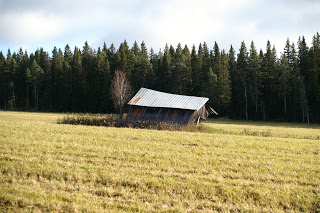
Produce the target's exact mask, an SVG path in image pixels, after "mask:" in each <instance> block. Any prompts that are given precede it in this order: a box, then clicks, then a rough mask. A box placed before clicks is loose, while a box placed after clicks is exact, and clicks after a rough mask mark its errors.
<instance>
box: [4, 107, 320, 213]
mask: <svg viewBox="0 0 320 213" xmlns="http://www.w3.org/2000/svg"><path fill="white" fill-rule="evenodd" d="M29 116H30V117H31V118H32V119H26V118H28V117H29ZM46 116H48V118H50V117H51V115H47V114H36V113H35V114H33V113H31V114H30V113H21V115H20V116H19V113H16V112H15V113H12V112H1V111H0V129H1V132H0V150H1V151H0V173H1V175H0V211H13V212H16V211H88V212H100V211H107V212H109V211H142V212H147V211H163V212H165V211H177V212H185V211H196V212H197V211H208V210H216V211H255V212H261V211H262V212H270V211H307V212H317V211H320V191H319V190H320V175H319V173H320V164H319V162H320V141H319V139H316V138H317V136H318V135H317V134H319V133H317V132H316V131H315V132H313V133H312V131H311V132H309V129H308V128H298V130H299V131H298V134H297V135H294V132H291V129H290V131H288V132H290V133H291V135H286V134H280V133H282V132H285V131H286V129H287V128H293V129H295V128H296V127H286V126H278V127H274V125H273V123H265V125H264V126H265V127H263V128H262V127H261V126H259V125H256V128H255V127H254V126H255V125H254V124H253V123H243V124H237V125H239V126H237V128H235V129H233V128H232V127H233V124H229V125H228V124H224V125H225V126H224V129H222V130H221V131H220V132H219V131H216V132H215V128H217V126H212V125H218V124H217V123H206V124H204V125H205V126H206V128H207V129H208V132H210V131H212V132H215V133H214V134H212V133H191V132H175V131H156V130H144V129H129V128H120V129H119V128H112V127H108V128H106V127H89V126H71V125H59V124H55V123H53V122H52V123H51V122H44V120H45V119H46ZM55 116H58V114H55ZM62 116H63V115H61V117H62ZM20 117H23V118H25V119H23V120H20ZM37 118H38V119H39V121H40V122H37ZM49 120H50V119H49ZM241 125H243V126H241ZM247 125H248V126H249V127H247ZM218 126H219V125H218ZM222 126H223V125H222ZM238 127H239V128H238ZM244 128H250V131H257V132H258V131H265V130H268V128H270V129H271V135H270V136H268V135H264V136H257V135H244V134H243V133H242V132H241V131H240V130H243V129H244ZM273 128H275V129H273ZM237 129H239V132H237ZM301 129H305V130H306V132H304V131H303V130H301Z"/></svg>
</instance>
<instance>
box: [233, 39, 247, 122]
mask: <svg viewBox="0 0 320 213" xmlns="http://www.w3.org/2000/svg"><path fill="white" fill-rule="evenodd" d="M248 70H249V67H248V52H247V48H246V45H245V43H244V41H243V42H242V43H241V47H240V50H239V54H238V59H237V64H236V73H235V75H236V79H237V81H238V82H239V84H238V86H239V90H238V91H239V92H240V94H239V96H238V98H241V99H242V100H244V103H243V105H240V108H239V110H240V112H242V113H240V115H241V114H242V115H243V114H244V116H241V117H244V118H245V119H246V120H248V119H249V113H248V77H249V72H248ZM241 94H242V95H241ZM239 102H240V103H241V102H242V101H239ZM241 106H244V107H241Z"/></svg>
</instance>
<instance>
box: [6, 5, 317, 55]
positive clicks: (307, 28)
mask: <svg viewBox="0 0 320 213" xmlns="http://www.w3.org/2000/svg"><path fill="white" fill-rule="evenodd" d="M319 17H320V0H161V1H159V0H157V1H153V0H55V1H52V0H0V51H2V52H3V53H4V54H6V53H7V50H8V48H10V49H11V51H12V52H13V51H18V50H19V48H20V47H22V48H23V49H24V50H25V49H26V50H27V51H28V52H29V53H30V52H34V51H35V50H36V49H37V48H39V47H43V48H44V49H45V51H48V52H50V53H51V51H52V50H53V47H54V46H56V47H57V48H62V49H64V47H65V45H66V44H67V43H68V44H69V45H70V46H71V47H72V48H74V46H75V45H76V46H78V47H81V48H82V46H83V44H84V42H85V41H88V43H89V45H90V46H92V47H93V48H95V49H97V47H98V46H102V45H103V42H104V41H105V42H106V44H107V45H108V47H109V46H110V44H111V43H114V44H115V46H116V48H118V46H119V44H120V43H121V42H122V41H124V40H125V39H126V40H127V42H128V44H129V46H130V47H132V45H133V42H134V41H135V40H136V41H137V42H138V43H139V44H140V43H141V42H142V41H145V43H146V45H147V48H148V49H150V48H151V47H152V48H153V49H154V50H155V51H156V52H158V51H159V49H160V48H161V49H163V48H164V46H165V44H166V43H168V44H169V45H170V44H172V45H173V46H174V47H176V46H177V44H178V43H179V42H180V43H181V44H182V45H185V44H187V45H188V47H189V48H190V49H191V48H192V45H193V44H195V45H196V47H198V45H199V43H200V42H203V41H206V42H207V44H208V46H209V48H210V49H212V48H213V45H214V42H215V41H217V43H218V44H219V46H220V48H221V49H225V50H226V51H228V50H229V48H230V45H231V44H232V45H233V46H234V48H235V49H236V51H237V52H238V50H239V47H240V43H241V41H245V43H246V45H247V48H249V46H250V42H251V41H252V40H253V41H254V42H255V45H256V47H257V49H258V50H259V49H260V48H262V49H263V51H265V47H266V43H267V40H270V42H271V44H272V45H275V46H276V49H277V51H278V52H282V51H283V48H284V46H285V42H286V40H287V38H289V39H290V41H291V42H292V41H294V42H295V43H296V42H297V40H298V37H299V36H300V35H301V36H302V35H304V36H305V37H306V40H307V43H308V45H309V46H310V45H311V40H312V36H313V35H315V34H316V32H318V31H320V21H319V20H320V19H319Z"/></svg>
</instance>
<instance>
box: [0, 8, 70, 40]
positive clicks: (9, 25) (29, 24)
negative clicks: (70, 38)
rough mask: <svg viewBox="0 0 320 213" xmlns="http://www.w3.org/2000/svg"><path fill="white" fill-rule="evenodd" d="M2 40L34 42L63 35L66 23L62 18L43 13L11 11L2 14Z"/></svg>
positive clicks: (0, 21) (0, 22)
mask: <svg viewBox="0 0 320 213" xmlns="http://www.w3.org/2000/svg"><path fill="white" fill-rule="evenodd" d="M0 25H1V27H2V28H3V30H1V31H2V36H1V40H4V41H12V40H16V41H23V42H34V41H39V40H40V41H43V40H49V39H54V38H56V37H58V36H60V35H62V34H63V33H64V31H65V27H66V26H65V25H64V22H63V20H62V19H60V18H59V17H56V16H53V15H49V16H47V15H44V14H42V13H34V12H27V13H10V14H4V15H2V17H1V19H0Z"/></svg>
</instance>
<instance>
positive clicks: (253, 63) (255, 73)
mask: <svg viewBox="0 0 320 213" xmlns="http://www.w3.org/2000/svg"><path fill="white" fill-rule="evenodd" d="M261 62H262V61H261V59H260V57H259V56H258V53H257V50H256V47H255V45H254V42H253V41H251V45H250V50H249V59H248V66H249V73H250V74H249V75H250V80H251V81H252V82H251V84H252V85H253V90H254V92H253V93H254V98H253V99H254V110H255V119H258V106H259V104H260V96H261V88H262V84H261V81H262V80H261V77H262V76H261V75H262V74H261Z"/></svg>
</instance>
